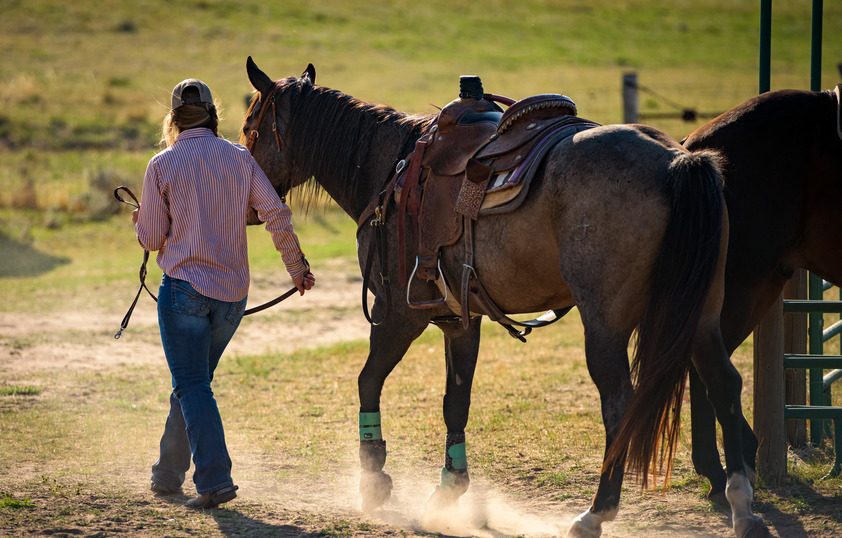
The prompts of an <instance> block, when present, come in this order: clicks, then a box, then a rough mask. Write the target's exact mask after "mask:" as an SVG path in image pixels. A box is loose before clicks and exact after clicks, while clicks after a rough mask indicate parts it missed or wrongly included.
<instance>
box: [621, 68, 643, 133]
mask: <svg viewBox="0 0 842 538" xmlns="http://www.w3.org/2000/svg"><path fill="white" fill-rule="evenodd" d="M638 99H639V98H638V95H637V73H626V74H625V75H623V123H638V121H639V117H640V115H639V104H638Z"/></svg>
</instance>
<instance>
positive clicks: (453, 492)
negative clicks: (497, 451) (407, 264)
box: [427, 317, 482, 510]
mask: <svg viewBox="0 0 842 538" xmlns="http://www.w3.org/2000/svg"><path fill="white" fill-rule="evenodd" d="M481 321H482V318H480V317H477V318H474V319H472V320H471V321H470V324H469V326H468V329H467V330H465V329H463V328H462V323H461V321H460V320H448V321H444V322H439V323H436V325H438V326H439V327H440V328H441V330H442V331H443V332H444V336H445V359H446V364H447V381H446V388H445V394H444V400H443V403H442V411H443V415H444V423H445V426H446V427H447V437H446V439H445V451H444V467H443V468H442V471H441V482H440V484H439V485H438V486H436V489H435V491H434V492H433V493H432V494H431V495H430V498H429V499H428V501H427V508H428V509H430V510H436V509H441V508H447V507H450V506H453V505H455V504H456V503H457V501H458V499H459V497H460V496H461V495H462V494H463V493H465V492H466V491H467V490H468V485H469V484H470V478H469V476H468V456H467V452H466V450H465V426H466V425H467V424H468V412H469V410H470V407H471V386H472V385H473V380H474V371H475V370H476V365H477V354H478V353H479V342H480V323H481Z"/></svg>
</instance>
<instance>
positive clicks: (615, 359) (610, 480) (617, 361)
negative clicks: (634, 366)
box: [567, 324, 632, 538]
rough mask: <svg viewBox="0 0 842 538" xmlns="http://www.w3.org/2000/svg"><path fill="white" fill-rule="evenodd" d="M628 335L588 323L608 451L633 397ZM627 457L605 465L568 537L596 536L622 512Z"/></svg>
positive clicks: (587, 350)
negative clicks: (587, 502) (590, 500)
mask: <svg viewBox="0 0 842 538" xmlns="http://www.w3.org/2000/svg"><path fill="white" fill-rule="evenodd" d="M628 341H629V336H628V335H626V336H619V335H609V334H604V333H602V330H601V329H599V330H597V329H592V328H589V327H588V325H587V324H586V325H585V354H586V357H587V364H588V372H589V373H590V375H591V379H592V380H593V381H594V383H595V384H596V387H597V389H598V390H599V397H600V401H601V407H602V420H603V423H604V424H605V454H606V455H607V454H608V451H609V449H610V448H611V445H612V444H613V442H614V430H615V428H616V427H617V426H618V424H619V423H620V421H621V420H622V418H623V414H624V412H625V409H626V405H627V404H628V402H629V400H630V399H631V397H632V384H631V375H630V373H629V359H628V352H627V346H628ZM624 464H625V460H624V459H619V460H618V461H616V462H615V463H613V464H612V465H610V466H608V467H607V468H603V469H602V473H601V475H600V478H599V486H598V487H597V491H596V495H594V499H593V502H592V504H591V507H590V508H588V509H587V510H586V511H585V512H583V513H582V514H580V515H579V516H577V517H576V518H574V520H573V525H572V526H571V528H570V530H569V531H568V533H567V536H568V537H576V538H579V537H582V538H584V537H588V538H591V537H595V536H599V535H601V534H602V524H603V523H605V522H608V521H613V520H614V518H615V517H616V516H617V513H618V512H619V506H620V491H621V489H622V486H623V472H624V467H625V465H624Z"/></svg>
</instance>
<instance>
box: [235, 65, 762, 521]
mask: <svg viewBox="0 0 842 538" xmlns="http://www.w3.org/2000/svg"><path fill="white" fill-rule="evenodd" d="M247 72H248V77H249V80H250V81H251V83H252V85H253V86H254V88H255V89H256V90H257V93H256V95H255V97H254V100H253V102H252V105H251V108H250V109H249V112H248V115H247V117H246V119H245V122H244V124H243V140H244V141H246V140H248V142H247V144H248V145H249V147H250V149H251V150H252V153H253V154H254V156H255V158H256V159H257V161H258V163H260V165H261V166H262V167H263V169H264V170H265V171H266V173H267V175H268V176H269V178H270V179H271V181H272V182H273V184H274V185H275V188H276V189H277V191H278V192H279V194H282V195H283V194H286V192H287V191H288V190H289V189H291V188H293V187H296V186H298V185H302V184H304V183H306V182H307V181H308V180H309V179H310V178H313V182H311V183H310V185H311V186H314V187H316V188H318V189H324V191H326V192H327V193H328V194H329V195H330V196H331V197H332V198H333V200H334V201H335V202H336V203H337V204H338V205H339V206H340V207H342V208H343V209H344V210H345V211H346V212H347V213H348V215H349V216H350V217H351V218H353V219H354V220H355V221H357V222H358V223H359V224H360V227H359V230H358V232H357V242H358V253H359V258H360V267H361V268H363V267H364V266H365V265H366V260H367V258H368V257H367V252H368V246H369V245H370V244H371V243H372V242H374V241H376V239H377V237H381V238H382V237H384V236H385V238H386V241H385V246H386V247H388V248H386V249H385V252H387V253H388V255H386V256H383V257H382V258H375V259H374V271H373V273H372V274H375V275H376V274H378V273H379V274H380V275H383V277H384V278H374V279H371V281H369V282H368V284H369V287H370V290H371V292H372V293H373V294H374V296H375V301H374V305H373V309H372V318H373V319H376V320H383V321H382V322H381V323H378V324H376V325H372V327H371V334H370V351H369V355H368V359H367V360H366V363H365V366H364V367H363V369H362V372H361V373H360V376H359V380H358V381H359V397H360V462H361V465H362V475H361V480H360V492H361V493H362V496H363V509H364V510H372V509H375V508H377V507H378V506H380V505H381V504H382V503H384V502H385V501H386V500H388V498H389V495H390V490H391V487H392V481H391V478H390V477H389V475H387V474H386V473H384V472H383V468H384V465H385V462H386V442H385V440H383V439H382V435H381V430H380V421H381V405H380V404H381V402H380V397H381V391H382V388H383V384H384V382H385V380H386V378H387V377H388V375H389V374H390V372H391V371H392V370H393V369H394V368H395V366H397V364H398V363H399V362H400V360H401V358H402V357H403V356H404V354H405V353H406V351H407V349H408V348H409V346H410V344H411V343H412V342H413V341H414V340H415V339H416V338H417V337H418V336H420V335H421V334H422V332H423V331H424V330H425V329H426V328H427V327H428V325H429V324H431V323H432V324H435V325H436V326H438V327H439V328H440V329H441V330H442V332H443V333H444V342H445V361H446V365H447V374H446V375H447V382H446V392H445V395H444V403H443V415H444V422H445V425H446V427H447V436H446V439H445V455H444V469H443V471H442V476H441V482H440V484H439V486H438V487H437V488H436V491H435V492H434V494H433V496H432V497H431V503H430V506H436V505H440V504H442V503H448V504H454V503H456V502H457V501H458V498H459V496H460V495H461V494H462V493H464V492H465V491H466V489H467V487H468V482H469V479H468V469H467V454H466V452H465V427H466V425H467V422H468V410H469V407H470V397H471V385H472V381H473V376H474V370H475V366H476V363H477V354H478V350H479V342H480V321H481V319H482V315H477V316H470V319H469V320H468V321H467V322H466V323H465V324H464V325H463V323H462V320H461V319H460V317H459V315H458V314H459V309H456V310H451V307H449V306H448V305H447V304H442V305H440V306H437V307H435V308H431V309H420V310H419V309H413V308H410V307H409V306H408V305H407V289H406V285H405V284H401V279H400V278H399V276H400V275H399V274H398V269H399V267H401V266H404V264H406V265H405V266H408V267H412V262H413V261H414V260H413V259H412V258H414V253H410V252H409V250H410V249H406V256H405V259H404V260H403V262H404V263H403V264H399V260H398V256H397V253H398V252H399V249H398V248H397V239H396V238H397V237H398V228H399V224H400V223H401V222H402V221H403V222H404V223H406V226H405V229H406V234H407V240H406V244H408V245H412V244H413V235H414V229H413V226H412V225H411V221H410V220H409V217H408V216H407V215H405V214H401V213H400V212H399V211H398V207H399V206H398V205H397V204H396V203H395V201H394V199H393V197H392V196H387V197H386V198H385V199H384V200H382V201H378V202H377V203H376V204H375V205H378V206H379V207H378V211H377V216H375V214H373V212H372V209H371V208H372V205H371V202H372V201H373V200H380V197H381V194H382V193H383V191H384V188H385V187H386V185H387V183H389V180H390V178H391V177H392V176H393V174H394V170H395V164H396V163H397V162H399V161H400V160H402V159H403V158H405V157H406V156H407V154H408V153H409V152H410V151H411V149H412V148H413V147H414V145H415V143H416V140H418V139H419V137H420V136H421V135H422V132H423V131H424V130H425V129H427V128H428V127H430V125H431V124H432V123H433V122H434V120H435V116H431V115H408V114H405V113H402V112H398V111H396V110H394V109H392V108H389V107H387V106H383V105H377V104H371V103H366V102H364V101H360V100H358V99H355V98H353V97H351V96H349V95H346V94H344V93H342V92H339V91H337V90H332V89H329V88H326V87H322V86H318V85H316V84H315V76H316V74H315V70H314V69H313V67H312V65H311V66H308V68H307V70H306V71H305V72H304V73H303V74H302V76H301V77H299V78H296V77H290V78H286V79H282V80H278V81H277V82H275V81H273V80H272V79H270V78H269V77H268V76H267V75H266V74H264V73H263V72H262V71H261V70H260V69H258V67H257V66H256V65H255V64H254V63H253V62H252V61H251V58H249V60H248V63H247ZM384 214H385V215H386V218H385V222H383V215H384ZM372 223H373V224H377V226H372V225H370V224H372ZM727 225H728V224H727V216H726V214H725V210H724V201H723V197H722V191H721V176H720V174H719V172H718V168H717V157H716V154H715V153H713V152H688V151H686V150H685V149H684V148H683V147H681V145H679V144H678V143H677V142H675V141H672V140H671V139H669V138H668V137H667V136H665V135H663V134H662V133H660V132H658V131H655V130H654V129H650V128H645V127H629V126H604V127H599V126H598V127H595V128H592V129H589V130H584V131H581V132H578V133H577V134H575V135H574V136H572V137H569V138H566V139H564V140H563V141H561V142H559V143H558V144H557V145H556V146H554V147H553V148H552V149H551V150H550V151H549V152H548V153H547V154H546V157H544V160H543V162H542V164H541V166H540V168H539V170H538V172H537V175H536V176H535V178H534V180H533V182H532V184H531V186H530V187H529V191H528V194H527V195H526V197H525V199H524V201H523V202H522V204H521V206H520V207H519V208H518V209H517V210H516V211H514V212H511V213H506V214H494V215H486V216H481V217H479V219H477V220H476V221H475V223H474V226H473V237H474V243H473V247H474V248H473V250H474V254H473V260H474V265H473V267H474V269H475V271H476V273H477V274H478V275H479V278H480V279H481V280H482V283H483V285H484V287H485V289H486V291H487V292H488V294H489V295H490V296H491V297H493V298H494V301H495V302H496V303H497V304H498V305H499V306H500V307H501V308H502V309H503V311H505V312H506V313H510V314H513V313H528V312H537V311H542V310H547V309H559V310H560V309H564V308H566V307H570V306H573V305H575V306H577V307H578V309H579V311H580V314H581V319H582V322H583V325H584V330H585V351H586V358H587V365H588V369H589V372H590V374H591V378H592V379H593V381H594V383H595V384H596V386H597V389H598V390H599V394H600V398H601V403H602V416H603V420H604V424H605V430H606V449H605V459H604V465H603V468H602V475H601V477H600V481H599V486H598V488H597V492H596V495H595V497H594V499H593V503H592V505H591V507H590V508H589V509H588V510H587V511H585V512H584V513H583V514H581V515H580V516H578V517H577V518H576V519H575V520H574V524H573V526H572V528H571V529H570V533H571V534H572V535H580V536H598V535H599V534H600V533H601V531H602V523H603V522H604V521H610V520H612V519H613V518H614V517H615V516H616V514H617V511H618V508H619V500H620V491H621V486H622V482H623V475H624V470H625V467H626V465H627V464H628V466H629V467H630V469H631V470H634V471H638V472H639V473H640V474H641V476H642V479H643V484H644V485H645V484H646V479H647V477H648V476H649V473H650V471H651V472H652V473H653V474H655V473H654V471H655V470H664V469H665V474H666V475H668V474H669V469H670V466H671V460H672V456H673V451H674V445H675V442H676V438H677V434H678V426H679V422H680V421H679V415H678V413H679V411H680V407H681V402H682V396H683V391H684V386H685V381H686V376H687V372H688V369H689V367H690V360H691V355H693V356H697V357H705V362H700V361H697V362H696V363H695V367H696V369H697V370H698V371H699V372H700V374H701V376H702V378H703V379H704V380H705V381H706V383H707V386H708V387H709V390H708V394H709V396H710V398H711V402H712V405H713V406H714V407H715V408H716V409H717V411H718V412H717V417H718V418H719V420H720V424H721V427H722V429H723V432H725V433H724V439H725V452H726V458H727V459H728V466H729V467H728V471H729V484H728V490H729V500H730V502H731V505H732V511H733V514H734V528H735V531H736V532H737V534H738V535H739V536H743V535H745V534H746V533H748V532H751V531H756V532H758V533H761V534H762V533H764V532H767V531H766V527H765V525H764V524H763V522H762V519H761V518H759V517H758V516H756V515H754V514H752V512H751V502H752V490H751V486H750V484H749V481H748V479H747V477H746V474H745V472H744V468H743V465H744V464H743V458H742V453H743V448H742V444H741V441H742V439H741V435H740V434H741V427H742V424H743V423H744V419H743V417H742V413H741V406H740V400H739V393H740V385H741V379H740V376H739V374H738V373H737V371H736V370H735V369H734V368H733V366H732V365H731V363H730V361H729V360H728V356H727V354H726V353H725V348H724V345H723V343H722V337H721V334H720V329H719V313H720V309H721V301H722V294H723V278H724V263H725V251H726V248H725V246H726V239H727V234H725V233H722V232H723V231H724V230H727ZM381 231H382V232H384V234H385V235H379V234H380V233H381ZM465 250H466V245H465V241H459V242H457V243H456V244H454V245H452V246H447V247H444V248H443V249H442V251H441V260H440V262H441V263H440V268H441V274H442V275H443V276H445V277H446V280H447V282H448V283H449V286H450V287H451V288H452V291H453V292H454V296H456V297H460V296H461V293H460V292H461V289H460V281H459V279H458V278H454V276H455V275H459V274H461V270H462V267H463V266H462V264H463V260H464V259H465ZM381 252H383V250H381ZM365 272H366V271H364V273H365ZM413 293H416V294H417V295H418V296H417V297H414V299H417V300H419V301H423V300H433V299H435V297H437V296H438V295H439V293H440V292H439V290H438V287H437V286H436V285H435V283H424V282H422V283H421V284H420V285H419V284H417V283H413ZM476 308H478V305H475V304H473V303H472V304H471V309H470V312H474V311H475V309H476ZM483 313H484V312H480V314H483ZM387 314H388V315H387ZM635 330H636V331H637V343H636V348H635V354H634V358H633V360H632V362H631V366H630V364H629V356H628V352H627V348H628V345H629V341H630V339H631V337H632V334H633V333H634V332H635ZM659 458H661V461H660V464H661V465H662V467H660V468H659V467H658V466H657V465H658V461H657V460H658V459H659Z"/></svg>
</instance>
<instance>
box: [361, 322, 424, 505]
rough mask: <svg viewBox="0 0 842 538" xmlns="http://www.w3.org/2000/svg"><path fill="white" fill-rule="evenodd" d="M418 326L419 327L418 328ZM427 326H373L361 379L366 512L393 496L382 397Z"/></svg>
mask: <svg viewBox="0 0 842 538" xmlns="http://www.w3.org/2000/svg"><path fill="white" fill-rule="evenodd" d="M395 319H396V320H397V319H398V318H397V316H395ZM416 325H418V326H416ZM424 327H426V323H423V324H409V323H406V324H400V323H396V322H386V323H384V324H381V325H377V326H372V328H371V337H370V347H369V353H368V359H367V360H366V362H365V366H364V367H363V369H362V371H361V372H360V375H359V378H358V380H357V383H358V388H359V396H360V466H361V467H362V473H361V475H360V494H361V495H362V510H363V512H370V511H372V510H375V509H376V508H378V507H380V506H381V505H383V504H384V503H385V502H386V501H388V500H389V497H391V495H392V477H390V476H389V475H388V474H386V473H385V472H383V467H384V466H385V464H386V441H385V439H383V434H382V429H381V426H380V419H381V415H380V395H381V393H382V391H383V384H384V383H385V381H386V378H387V377H388V376H389V374H390V373H391V372H392V370H394V368H395V366H397V364H398V363H399V362H400V361H401V359H402V358H403V356H404V354H406V351H407V349H409V345H410V344H411V343H412V341H413V340H415V339H416V338H417V337H418V336H419V335H420V334H421V333H422V332H423V331H424Z"/></svg>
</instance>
